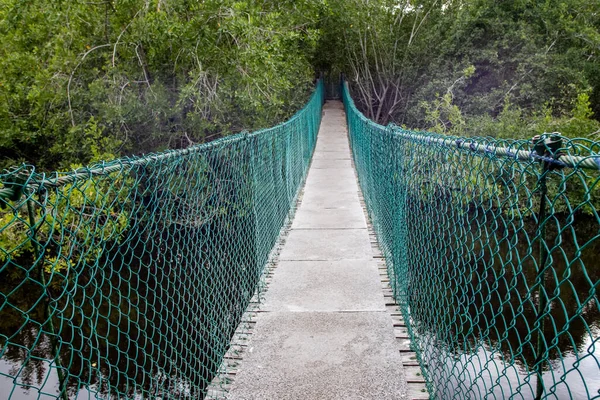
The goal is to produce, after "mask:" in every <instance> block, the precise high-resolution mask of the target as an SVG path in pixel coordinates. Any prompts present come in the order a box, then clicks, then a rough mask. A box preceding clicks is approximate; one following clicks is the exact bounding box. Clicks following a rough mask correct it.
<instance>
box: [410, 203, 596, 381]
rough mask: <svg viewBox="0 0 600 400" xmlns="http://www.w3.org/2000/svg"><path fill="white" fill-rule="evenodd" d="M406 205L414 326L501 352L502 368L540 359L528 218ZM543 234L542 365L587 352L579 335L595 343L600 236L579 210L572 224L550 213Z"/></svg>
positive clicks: (458, 345) (450, 343) (460, 345)
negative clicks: (545, 304) (546, 254)
mask: <svg viewBox="0 0 600 400" xmlns="http://www.w3.org/2000/svg"><path fill="white" fill-rule="evenodd" d="M413 207H414V208H413V210H411V212H412V215H413V218H410V219H408V227H407V230H406V231H407V234H406V236H407V237H406V241H407V248H408V249H409V252H408V261H407V264H406V265H407V267H408V270H407V273H408V281H409V282H410V284H409V287H408V296H409V297H408V299H409V306H410V310H411V318H412V320H413V329H415V330H416V331H417V332H420V333H421V334H422V336H423V337H429V338H431V337H432V336H433V337H435V340H436V341H438V342H440V343H443V346H445V347H446V348H447V350H449V351H450V352H454V353H456V354H462V353H465V352H467V353H470V352H476V351H477V348H478V347H479V346H481V344H482V343H483V344H485V345H486V347H487V348H490V349H493V350H497V351H501V352H502V354H503V356H504V358H505V360H506V362H508V363H509V364H513V363H516V364H517V365H519V366H520V367H521V368H524V369H525V370H527V371H532V370H533V366H534V365H536V363H538V362H539V359H538V354H537V351H536V340H537V334H538V333H537V332H538V322H537V306H538V288H537V286H536V279H539V278H538V265H537V262H538V260H539V246H540V241H539V239H537V238H536V223H535V221H534V220H532V219H525V220H522V219H517V218H515V219H510V218H509V217H508V216H506V215H503V214H501V213H492V212H481V210H477V209H472V210H470V211H469V212H468V213H464V212H461V211H460V210H457V209H456V208H452V207H451V206H447V205H446V206H445V207H446V208H445V209H444V206H440V205H437V204H436V205H433V204H425V203H418V202H416V201H415V202H414V203H413ZM434 208H435V209H434ZM440 208H441V209H440ZM420 215H423V216H426V215H429V216H431V215H437V216H439V217H438V218H436V219H434V218H424V217H423V218H419V216H420ZM546 234H547V241H546V243H548V247H549V249H550V256H551V267H550V273H549V274H548V278H547V280H546V282H545V287H546V291H545V293H546V294H547V296H548V298H549V300H550V312H549V314H547V315H545V318H546V323H545V327H544V337H545V346H544V348H545V350H544V353H543V354H541V357H540V358H541V359H542V360H544V359H545V360H548V362H545V361H542V362H543V363H544V364H543V368H544V369H545V370H548V369H549V368H551V366H550V363H560V360H561V358H562V357H564V356H565V355H567V354H575V355H577V356H578V357H579V358H582V357H584V356H585V355H586V354H590V353H589V352H593V350H589V349H587V348H586V340H588V339H592V340H594V339H596V336H594V334H593V333H592V329H595V328H598V327H599V324H600V322H599V321H600V311H599V303H598V295H597V294H595V292H594V284H595V283H597V282H598V279H599V278H600V267H599V265H598V261H597V260H596V258H597V255H598V254H600V240H598V238H599V236H598V234H599V226H598V221H597V220H596V219H595V218H594V217H590V216H586V215H579V216H577V217H576V218H573V219H572V220H567V217H565V216H563V215H555V216H554V217H553V218H551V219H550V220H549V222H548V224H547V228H546ZM417 244H418V245H417ZM410 249H420V250H419V252H418V253H417V252H416V251H414V250H412V251H411V250H410ZM542 293H544V292H542ZM542 295H543V294H542ZM596 332H597V331H596ZM428 343H429V342H428ZM588 345H589V342H588ZM559 379H560V376H557V377H556V381H558V380H559Z"/></svg>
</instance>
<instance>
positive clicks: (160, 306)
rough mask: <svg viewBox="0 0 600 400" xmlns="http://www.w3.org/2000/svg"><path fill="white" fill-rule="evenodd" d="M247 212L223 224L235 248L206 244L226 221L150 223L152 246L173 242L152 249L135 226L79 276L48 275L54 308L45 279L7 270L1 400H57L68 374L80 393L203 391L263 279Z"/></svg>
mask: <svg viewBox="0 0 600 400" xmlns="http://www.w3.org/2000/svg"><path fill="white" fill-rule="evenodd" d="M225 218H228V217H226V216H225V217H223V219H225ZM248 218H249V217H246V218H240V217H236V218H235V219H234V218H228V221H226V222H227V226H228V229H231V230H232V231H234V232H230V233H228V234H229V235H230V238H231V240H235V241H236V243H237V244H238V247H237V248H236V250H235V251H233V250H231V249H230V248H228V249H225V248H226V247H228V246H230V243H228V242H225V241H222V242H218V241H207V240H206V238H207V237H210V235H211V232H210V229H215V228H214V227H215V226H217V227H218V229H221V227H222V226H223V225H225V222H224V221H218V220H216V221H213V224H214V225H213V228H211V226H208V227H207V226H204V227H202V228H188V229H186V228H184V227H177V228H174V227H171V228H168V229H164V230H158V229H154V231H153V230H152V229H153V227H150V226H147V227H146V229H148V230H150V232H153V233H154V232H156V231H158V232H161V237H159V238H156V237H155V238H154V243H163V245H164V247H162V246H159V245H157V246H152V247H151V248H150V250H148V247H147V246H145V244H146V241H144V240H140V236H141V237H142V238H143V237H144V236H146V234H144V233H143V232H139V231H136V232H130V233H128V234H127V236H128V237H126V239H125V240H124V241H122V242H121V243H119V244H118V243H113V244H112V245H110V246H107V247H108V251H106V252H105V253H104V255H103V256H102V257H101V258H100V259H98V260H94V263H92V264H86V265H85V266H84V267H83V268H81V272H80V273H78V274H77V275H73V276H71V277H69V278H68V279H66V280H65V281H64V282H61V284H60V285H59V284H55V283H53V282H49V283H48V287H49V290H50V298H51V299H52V300H51V301H50V303H49V309H48V312H47V311H46V305H47V304H48V302H47V299H46V298H45V297H44V292H43V290H42V287H41V285H39V284H38V283H37V280H36V279H35V278H36V277H35V276H33V277H31V276H28V274H27V272H26V271H23V270H22V269H20V268H17V267H16V266H15V265H11V266H8V267H7V268H5V269H4V270H3V271H2V272H1V273H0V293H3V294H8V295H7V301H6V302H5V303H4V306H3V307H2V309H1V312H0V348H1V349H2V354H1V358H0V393H1V394H2V395H1V396H0V398H9V399H25V398H27V399H31V398H53V399H54V398H57V397H59V392H60V385H59V377H58V376H59V371H62V374H63V375H64V376H65V381H66V382H65V385H64V386H65V389H64V391H65V392H66V393H67V395H68V397H69V398H71V399H75V398H95V397H97V396H99V397H101V398H105V397H109V396H111V395H114V394H116V393H118V394H119V396H123V397H127V398H137V397H139V398H157V397H161V396H165V397H166V398H190V399H198V398H202V397H204V395H205V392H206V388H207V386H208V384H209V383H210V380H211V379H212V378H213V376H214V375H215V374H216V373H217V371H218V368H219V366H220V364H221V360H222V357H223V354H224V353H225V351H226V350H227V345H228V343H229V340H230V338H231V335H232V334H233V332H234V330H235V328H236V326H237V324H238V323H239V320H240V318H241V316H242V314H243V311H244V310H245V309H246V306H247V302H248V301H249V298H250V297H251V295H252V291H253V289H254V286H255V283H256V280H257V279H258V277H259V273H258V270H257V269H258V268H259V264H258V263H257V261H256V260H255V258H254V257H255V256H254V253H253V252H251V251H249V248H251V247H250V246H254V242H253V240H252V241H251V240H250V239H244V235H245V234H246V233H247V232H246V230H247V229H251V228H252V227H253V226H252V225H250V224H248V221H247V220H246V219H248ZM154 228H155V227H154ZM221 234H223V233H221ZM148 235H150V234H148ZM246 237H249V238H253V237H252V236H251V235H247V234H246ZM184 238H185V240H184ZM188 240H189V241H190V242H191V243H198V246H187V245H186V243H187V241H188ZM246 242H247V243H246ZM132 243H134V244H136V245H135V247H134V246H132ZM168 243H170V244H171V245H170V247H169V248H168V251H167V250H166V246H167V244H168ZM184 260H185V261H184ZM206 260H213V261H212V262H211V263H210V264H208V263H207V261H206ZM19 264H22V265H26V264H25V263H24V262H20V263H19ZM232 265H235V266H236V267H237V268H236V269H235V270H232ZM47 315H51V316H52V317H51V318H50V317H47ZM50 321H52V322H53V325H54V329H52V328H51V327H50ZM53 332H56V334H54V333H53ZM55 354H59V355H60V357H59V361H60V362H61V363H62V367H61V365H59V364H57V361H56V359H55V357H54V355H55ZM51 360H55V361H51ZM13 377H14V378H13Z"/></svg>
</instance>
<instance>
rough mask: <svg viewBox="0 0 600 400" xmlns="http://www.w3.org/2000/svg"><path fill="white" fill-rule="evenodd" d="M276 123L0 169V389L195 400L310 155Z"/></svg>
mask: <svg viewBox="0 0 600 400" xmlns="http://www.w3.org/2000/svg"><path fill="white" fill-rule="evenodd" d="M323 97H324V88H323V85H322V83H319V84H318V86H317V89H316V92H315V94H314V95H313V96H312V98H311V100H310V102H309V103H308V104H307V105H306V106H305V107H304V108H303V109H302V110H301V111H299V112H298V113H297V114H296V115H295V116H294V117H293V118H291V119H290V120H289V121H288V122H286V123H284V124H282V125H279V126H276V127H274V128H270V129H266V130H262V131H259V132H254V133H245V134H238V135H233V136H229V137H226V138H223V139H220V140H217V141H215V142H211V143H207V144H202V145H198V146H194V147H191V148H188V149H185V150H180V151H170V152H165V153H160V154H151V155H146V156H143V157H139V158H126V159H121V160H117V161H112V162H109V163H103V164H98V165H94V166H92V167H89V168H83V169H80V170H77V171H75V172H72V173H67V174H59V173H55V174H51V175H44V174H39V173H35V172H34V169H33V167H22V168H21V169H19V170H16V171H13V172H11V173H9V174H4V175H1V176H0V179H1V181H2V186H1V188H0V198H1V200H0V203H1V205H2V209H1V210H0V348H1V352H0V397H1V398H3V399H4V398H15V399H16V398H19V399H21V398H44V399H52V398H62V399H66V398H162V399H166V398H193V399H197V398H202V397H204V396H205V394H206V390H207V386H208V384H209V383H210V382H211V379H212V378H213V377H214V376H215V374H216V373H217V372H218V370H219V366H220V364H221V361H222V359H223V355H224V353H225V352H226V350H227V349H228V346H229V342H230V338H231V337H232V335H233V333H234V331H235V329H236V327H237V326H238V323H239V322H240V318H241V316H242V314H243V313H244V311H245V309H246V307H247V305H248V302H249V301H250V299H251V297H252V296H253V294H254V292H255V289H256V288H257V284H258V282H259V280H260V277H261V273H262V272H263V269H264V266H265V264H266V263H267V260H268V257H269V252H270V251H271V249H272V248H273V246H274V245H275V243H276V241H277V239H278V236H279V232H280V229H281V228H282V226H283V225H284V222H285V220H286V217H287V216H288V214H289V212H290V210H291V208H292V206H293V203H294V201H295V197H296V194H297V193H298V190H299V188H300V185H301V183H302V182H303V179H304V177H305V174H306V172H307V169H308V165H309V162H310V158H311V156H312V153H313V149H314V145H315V142H316V136H317V131H318V127H319V124H320V119H321V107H322V103H323Z"/></svg>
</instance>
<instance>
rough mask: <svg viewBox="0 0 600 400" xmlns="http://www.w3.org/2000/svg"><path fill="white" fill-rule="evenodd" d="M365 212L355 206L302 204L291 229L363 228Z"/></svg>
mask: <svg viewBox="0 0 600 400" xmlns="http://www.w3.org/2000/svg"><path fill="white" fill-rule="evenodd" d="M365 224H366V220H365V214H364V213H362V212H358V211H357V210H356V208H330V209H323V208H319V207H317V206H314V205H311V204H310V203H305V204H303V205H302V206H301V207H300V208H299V209H298V211H296V216H295V217H294V222H293V223H292V229H364V227H365Z"/></svg>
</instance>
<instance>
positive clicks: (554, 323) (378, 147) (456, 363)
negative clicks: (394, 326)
mask: <svg viewBox="0 0 600 400" xmlns="http://www.w3.org/2000/svg"><path fill="white" fill-rule="evenodd" d="M343 99H344V103H345V106H346V112H347V118H348V125H349V130H350V140H351V145H352V151H353V156H354V162H355V166H356V168H357V172H358V177H359V181H360V185H361V188H362V191H363V193H364V197H365V202H366V205H367V209H368V211H369V215H370V218H371V221H372V223H373V226H374V229H375V231H376V234H377V237H378V239H379V243H380V246H381V248H382V252H383V254H384V257H385V260H386V265H387V268H388V274H389V277H390V284H391V286H392V289H393V293H394V296H395V298H396V300H397V301H398V304H399V305H400V308H401V310H402V312H403V315H404V318H405V320H406V323H407V326H408V329H409V335H410V338H411V347H412V348H413V350H414V351H415V352H416V355H417V359H418V361H419V363H420V365H421V368H422V371H423V375H424V377H425V380H426V383H427V386H428V390H429V393H430V395H431V397H432V398H437V399H484V398H485V399H534V398H539V399H587V398H600V311H599V307H600V304H599V303H598V287H599V284H598V282H599V277H600V216H599V211H598V210H599V209H600V171H599V168H600V142H593V141H590V140H584V139H566V138H562V137H561V136H558V135H541V136H540V137H539V138H534V140H532V141H525V140H495V139H491V138H476V139H475V138H457V137H449V136H444V135H437V134H432V133H425V132H413V131H407V130H404V129H400V128H398V127H395V126H388V127H384V126H381V125H377V124H375V123H373V122H372V121H369V120H368V119H367V118H365V117H364V116H363V115H362V114H361V113H360V112H359V111H358V109H357V108H356V107H355V105H354V103H353V101H352V99H351V97H350V95H349V91H348V86H347V85H344V87H343Z"/></svg>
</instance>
